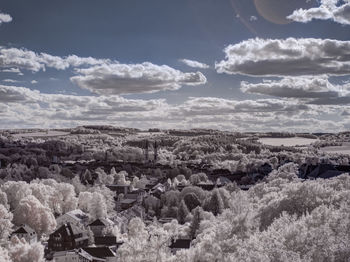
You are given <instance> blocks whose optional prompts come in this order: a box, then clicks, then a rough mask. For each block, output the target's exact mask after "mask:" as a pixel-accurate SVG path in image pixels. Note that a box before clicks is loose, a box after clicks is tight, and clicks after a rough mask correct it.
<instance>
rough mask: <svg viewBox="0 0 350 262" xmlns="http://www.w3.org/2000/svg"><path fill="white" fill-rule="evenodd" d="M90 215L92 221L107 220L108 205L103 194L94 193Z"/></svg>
mask: <svg viewBox="0 0 350 262" xmlns="http://www.w3.org/2000/svg"><path fill="white" fill-rule="evenodd" d="M89 215H90V216H91V217H92V219H98V218H106V217H107V205H106V201H105V199H104V197H103V195H102V194H100V193H98V192H94V193H93V194H92V198H91V201H90V203H89Z"/></svg>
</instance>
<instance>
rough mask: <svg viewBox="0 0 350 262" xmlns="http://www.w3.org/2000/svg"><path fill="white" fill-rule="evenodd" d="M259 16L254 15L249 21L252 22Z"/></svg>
mask: <svg viewBox="0 0 350 262" xmlns="http://www.w3.org/2000/svg"><path fill="white" fill-rule="evenodd" d="M257 20H258V18H257V17H256V16H255V15H252V16H251V17H250V18H249V21H250V22H254V21H257Z"/></svg>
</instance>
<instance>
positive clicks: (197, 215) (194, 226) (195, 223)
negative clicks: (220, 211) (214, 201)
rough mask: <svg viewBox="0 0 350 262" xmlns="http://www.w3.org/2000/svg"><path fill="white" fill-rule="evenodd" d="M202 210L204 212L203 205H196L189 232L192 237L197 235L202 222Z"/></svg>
mask: <svg viewBox="0 0 350 262" xmlns="http://www.w3.org/2000/svg"><path fill="white" fill-rule="evenodd" d="M201 212H202V208H201V207H196V208H195V209H194V210H193V212H192V213H193V218H192V222H191V225H190V233H189V235H190V237H191V238H192V239H193V238H195V237H196V234H197V230H198V229H199V224H200V222H201Z"/></svg>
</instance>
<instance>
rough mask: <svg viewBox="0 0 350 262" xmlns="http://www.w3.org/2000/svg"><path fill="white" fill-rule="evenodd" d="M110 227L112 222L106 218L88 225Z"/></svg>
mask: <svg viewBox="0 0 350 262" xmlns="http://www.w3.org/2000/svg"><path fill="white" fill-rule="evenodd" d="M110 225H113V221H111V220H110V219H108V218H98V219H96V220H95V221H93V222H92V223H90V224H89V226H110Z"/></svg>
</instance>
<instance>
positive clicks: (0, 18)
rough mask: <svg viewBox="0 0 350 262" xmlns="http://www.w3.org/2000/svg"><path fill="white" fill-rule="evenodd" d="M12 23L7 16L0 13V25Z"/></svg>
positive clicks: (10, 18)
mask: <svg viewBox="0 0 350 262" xmlns="http://www.w3.org/2000/svg"><path fill="white" fill-rule="evenodd" d="M11 21H12V17H11V16H10V15H9V14H5V13H1V12H0V25H1V24H2V23H9V22H11Z"/></svg>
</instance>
